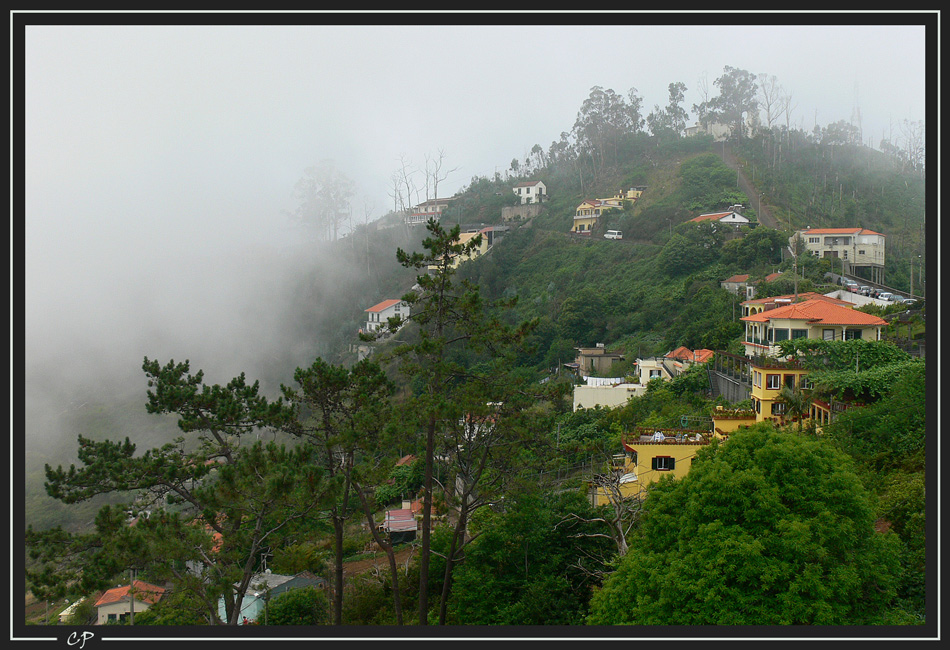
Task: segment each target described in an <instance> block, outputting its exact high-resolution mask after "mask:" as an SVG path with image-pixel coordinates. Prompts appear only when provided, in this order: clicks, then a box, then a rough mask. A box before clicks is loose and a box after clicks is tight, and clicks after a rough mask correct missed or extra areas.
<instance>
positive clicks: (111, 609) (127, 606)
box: [96, 580, 165, 625]
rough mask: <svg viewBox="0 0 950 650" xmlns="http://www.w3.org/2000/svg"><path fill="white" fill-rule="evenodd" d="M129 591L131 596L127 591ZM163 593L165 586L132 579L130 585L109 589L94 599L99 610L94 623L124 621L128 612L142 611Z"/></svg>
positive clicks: (103, 623) (155, 601)
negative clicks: (97, 598)
mask: <svg viewBox="0 0 950 650" xmlns="http://www.w3.org/2000/svg"><path fill="white" fill-rule="evenodd" d="M130 591H131V598H130V597H129V592H130ZM164 594H165V588H164V587H159V586H158V585H153V584H149V583H148V582H142V581H141V580H134V581H133V582H132V585H131V586H130V585H124V586H122V587H116V588H114V589H109V590H108V591H106V592H105V593H103V594H102V595H101V596H99V600H97V601H96V610H97V611H98V612H99V616H98V619H97V621H96V623H97V624H98V625H105V624H107V623H109V622H119V621H124V620H125V619H126V618H128V617H129V615H130V613H132V612H133V611H135V612H144V611H146V610H147V609H148V608H149V607H151V606H152V605H154V604H155V603H157V602H158V601H159V600H160V599H161V597H162V596H163V595H164Z"/></svg>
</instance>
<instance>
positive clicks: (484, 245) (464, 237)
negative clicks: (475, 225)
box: [429, 226, 492, 272]
mask: <svg viewBox="0 0 950 650" xmlns="http://www.w3.org/2000/svg"><path fill="white" fill-rule="evenodd" d="M476 235H481V236H482V239H481V244H479V245H478V248H476V249H475V250H473V251H472V252H470V253H466V254H464V255H456V256H454V257H453V258H452V261H451V263H450V264H449V266H451V268H453V269H456V268H458V265H459V264H461V263H462V262H467V261H468V260H473V259H475V258H476V257H481V256H482V255H484V254H485V253H487V252H488V249H489V248H491V242H492V229H491V227H490V226H489V227H487V228H482V229H481V230H479V231H475V232H463V233H461V234H460V235H459V242H458V243H459V244H463V245H464V244H467V243H468V242H470V241H471V240H472V239H474V238H475V236H476ZM438 268H439V266H438V265H437V264H430V265H429V271H430V272H432V271H436V270H438Z"/></svg>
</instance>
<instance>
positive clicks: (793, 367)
mask: <svg viewBox="0 0 950 650" xmlns="http://www.w3.org/2000/svg"><path fill="white" fill-rule="evenodd" d="M751 373H752V394H751V395H750V399H751V400H752V409H753V410H754V411H755V421H756V422H766V421H770V422H774V423H775V424H777V425H782V424H787V423H788V422H790V421H792V419H791V415H790V414H788V413H786V404H785V402H784V401H782V400H781V399H780V396H781V394H782V388H783V387H785V386H787V387H789V388H790V389H792V390H795V389H799V390H810V389H811V387H812V386H811V384H810V383H809V381H808V371H807V370H805V369H804V368H802V367H801V366H799V365H798V364H797V363H794V362H790V361H779V360H778V359H774V358H767V357H761V358H758V359H757V360H755V361H753V362H752V364H751ZM804 417H805V418H807V417H808V414H807V413H806V414H805V415H804Z"/></svg>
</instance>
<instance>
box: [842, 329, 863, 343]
mask: <svg viewBox="0 0 950 650" xmlns="http://www.w3.org/2000/svg"><path fill="white" fill-rule="evenodd" d="M859 338H861V330H845V331H844V339H845V340H846V341H850V340H852V339H859Z"/></svg>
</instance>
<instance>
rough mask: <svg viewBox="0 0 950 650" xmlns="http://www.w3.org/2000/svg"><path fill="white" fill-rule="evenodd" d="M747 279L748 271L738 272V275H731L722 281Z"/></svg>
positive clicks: (743, 280)
mask: <svg viewBox="0 0 950 650" xmlns="http://www.w3.org/2000/svg"><path fill="white" fill-rule="evenodd" d="M748 279H749V274H748V273H740V274H739V275H733V276H732V277H730V278H726V279H725V280H723V282H745V281H746V280H748Z"/></svg>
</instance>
